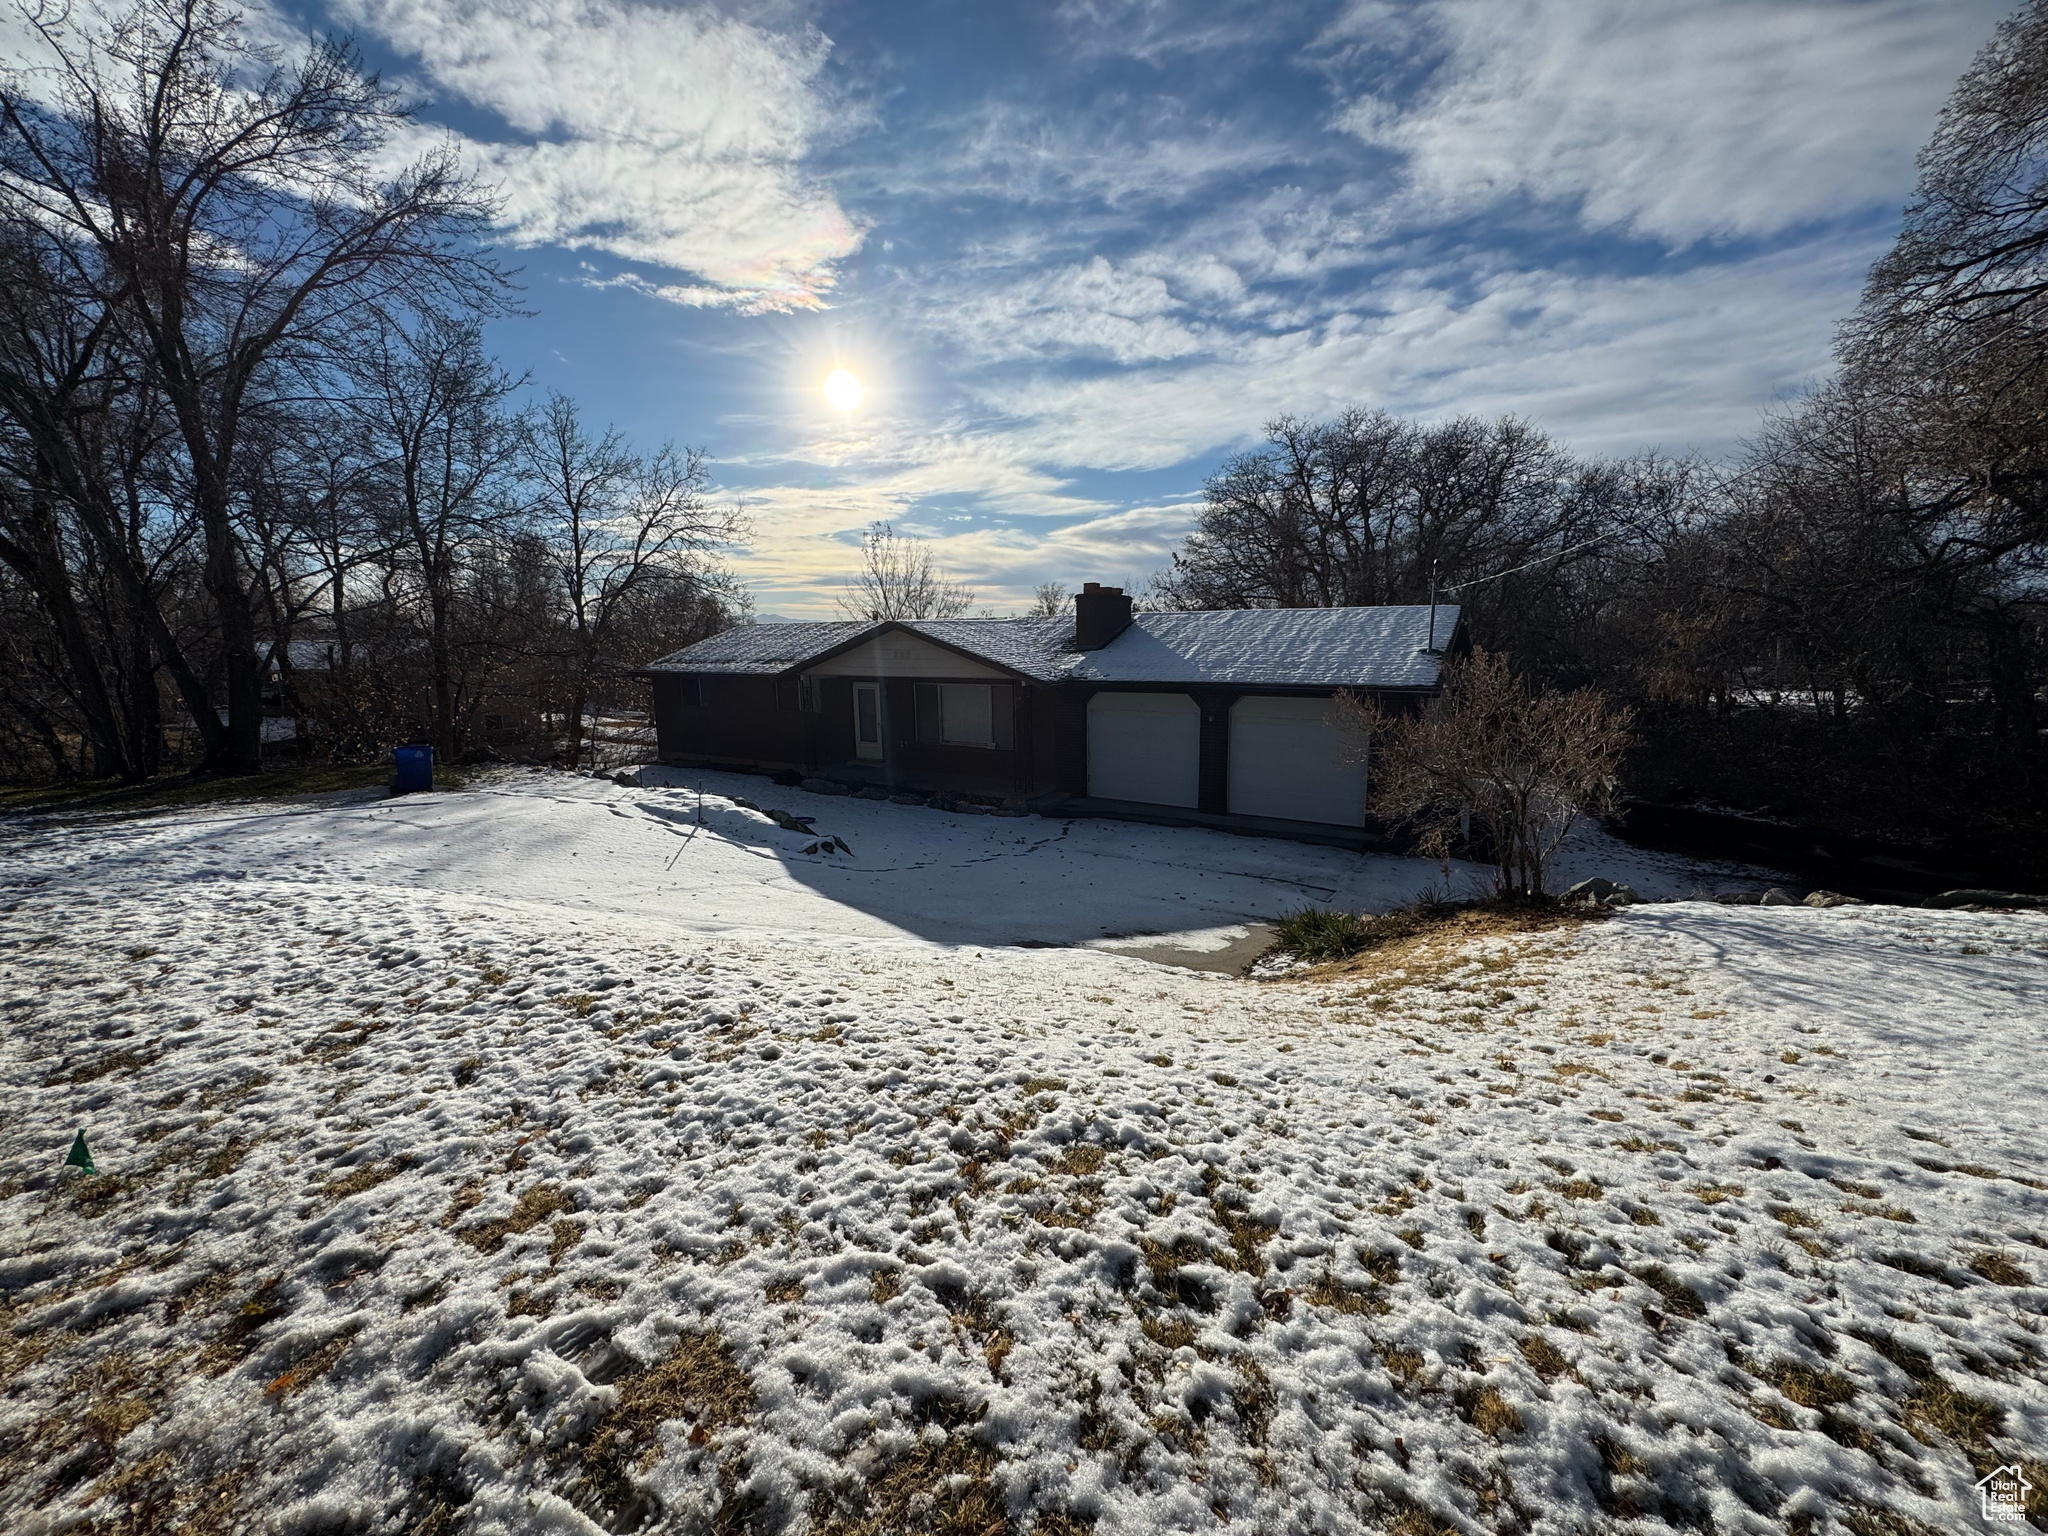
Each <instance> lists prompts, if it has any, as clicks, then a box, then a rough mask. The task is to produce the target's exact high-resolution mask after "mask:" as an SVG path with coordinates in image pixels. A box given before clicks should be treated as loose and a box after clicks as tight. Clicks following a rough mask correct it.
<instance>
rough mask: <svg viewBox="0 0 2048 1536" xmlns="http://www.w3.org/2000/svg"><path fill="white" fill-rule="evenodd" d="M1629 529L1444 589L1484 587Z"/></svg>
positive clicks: (1617, 529) (1539, 556)
mask: <svg viewBox="0 0 2048 1536" xmlns="http://www.w3.org/2000/svg"><path fill="white" fill-rule="evenodd" d="M1627 531H1628V530H1627V529H1625V528H1615V529H1611V530H1609V531H1608V532H1606V533H1603V534H1601V535H1600V536H1599V537H1597V538H1591V539H1587V540H1586V541H1585V542H1584V543H1582V544H1574V545H1572V546H1571V547H1570V548H1569V549H1560V550H1556V551H1554V552H1552V553H1550V554H1547V555H1538V556H1537V557H1536V558H1535V559H1534V560H1531V561H1529V562H1528V564H1526V565H1517V566H1511V567H1510V568H1509V569H1507V570H1505V571H1495V572H1494V573H1493V574H1492V575H1491V576H1475V577H1473V578H1472V579H1471V580H1470V581H1461V582H1459V583H1458V584H1457V585H1456V586H1454V587H1445V588H1443V589H1442V590H1443V591H1445V592H1462V591H1464V590H1465V589H1466V588H1467V587H1483V586H1485V585H1486V583H1487V582H1489V581H1499V580H1500V579H1501V577H1503V576H1512V575H1514V574H1515V573H1516V572H1518V571H1527V570H1533V569H1534V568H1535V567H1537V566H1539V565H1544V564H1547V563H1548V562H1550V561H1552V560H1562V559H1563V558H1564V557H1565V556H1566V555H1575V554H1577V553H1578V552H1579V551H1580V550H1582V549H1591V548H1592V547H1593V546H1594V545H1595V544H1605V543H1606V542H1607V541H1608V540H1609V539H1615V538H1619V537H1621V535H1622V534H1624V533H1626V532H1627Z"/></svg>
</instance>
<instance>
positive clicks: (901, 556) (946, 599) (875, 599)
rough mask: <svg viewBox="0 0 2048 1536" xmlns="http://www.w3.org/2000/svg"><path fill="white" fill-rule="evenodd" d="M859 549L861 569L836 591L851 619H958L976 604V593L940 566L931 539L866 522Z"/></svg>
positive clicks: (844, 612)
mask: <svg viewBox="0 0 2048 1536" xmlns="http://www.w3.org/2000/svg"><path fill="white" fill-rule="evenodd" d="M860 555H861V568H860V571H859V572H858V573H857V574H856V575H854V576H851V577H849V578H848V579H847V582H846V590H845V591H844V592H843V593H841V594H840V597H839V611H840V612H841V613H843V614H845V615H846V616H847V617H848V618H849V619H865V620H869V621H877V620H883V619H957V618H959V617H960V616H961V615H962V614H964V613H966V612H967V610H968V609H969V608H971V607H973V606H974V594H973V593H972V592H970V591H968V590H967V588H966V587H964V586H962V585H961V584H960V583H959V582H957V581H954V580H953V579H952V578H950V577H949V576H947V575H946V574H945V573H944V572H943V571H941V570H940V569H939V567H938V562H937V561H935V560H934V559H933V558H932V551H931V546H930V545H929V544H927V543H925V541H924V540H923V539H917V538H911V537H909V536H907V535H903V534H899V533H897V532H896V530H895V528H894V527H893V526H892V525H891V524H889V523H870V524H869V525H868V531H867V533H866V534H864V535H863V536H862V538H861V542H860Z"/></svg>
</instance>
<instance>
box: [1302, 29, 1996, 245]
mask: <svg viewBox="0 0 2048 1536" xmlns="http://www.w3.org/2000/svg"><path fill="white" fill-rule="evenodd" d="M2009 7H2010V0H1527V3H1516V4H1511V5H1510V4H1501V3H1499V0H1427V3H1426V4H1425V5H1423V6H1421V7H1420V8H1418V9H1417V10H1414V11H1404V12H1394V11H1392V10H1391V9H1390V8H1389V7H1387V6H1385V5H1383V4H1378V3H1367V4H1357V5H1354V6H1353V7H1352V8H1351V10H1350V11H1349V12H1348V13H1347V16H1346V18H1345V20H1344V21H1343V22H1341V23H1340V24H1339V25H1338V26H1337V27H1335V28H1333V29H1332V31H1331V33H1330V34H1329V35H1328V36H1327V37H1326V38H1325V39H1324V44H1323V46H1324V48H1325V49H1326V50H1327V54H1328V56H1330V57H1331V58H1333V59H1334V60H1336V61H1338V63H1337V65H1336V67H1338V68H1340V69H1341V70H1342V71H1343V72H1344V73H1346V74H1350V75H1354V76H1355V75H1360V74H1365V73H1368V72H1372V71H1378V72H1381V73H1383V75H1384V77H1385V79H1386V81H1387V82H1388V83H1387V84H1386V85H1385V86H1384V87H1383V88H1381V89H1379V90H1376V91H1375V90H1368V91H1367V92H1365V93H1363V94H1359V95H1357V96H1355V97H1353V98H1352V99H1351V100H1350V101H1349V103H1348V105H1347V106H1346V107H1345V108H1344V109H1343V111H1342V112H1341V113H1340V116H1339V119H1338V121H1339V123H1340V124H1341V125H1342V126H1343V127H1345V128H1347V129H1349V130H1350V131H1351V132H1353V133H1355V134H1356V135H1358V137H1360V138H1361V139H1363V140H1365V141H1367V142H1369V143H1373V144H1376V145H1381V146H1384V147H1387V148H1390V149H1394V150H1397V151H1400V152H1402V153H1404V154H1405V155H1406V156H1407V157H1408V163H1409V167H1410V170H1411V173H1412V176H1413V178H1414V184H1415V187H1416V190H1417V191H1418V192H1419V193H1420V194H1421V195H1422V196H1423V197H1424V198H1425V200H1426V201H1427V202H1428V203H1429V204H1430V205H1431V206H1432V207H1433V208H1434V210H1435V211H1438V212H1460V211H1469V210H1471V209H1473V208H1477V207H1480V206H1483V205H1485V204H1487V203H1489V202H1491V201H1493V200H1495V199H1498V198H1501V197H1503V196H1507V195H1511V194H1526V195H1529V196H1533V197H1535V198H1538V199H1544V200H1560V201H1566V202H1570V203H1573V204H1576V205H1577V206H1578V208H1579V210H1580V212H1581V216H1582V217H1583V218H1584V220H1585V221H1586V222H1587V224H1589V225H1590V226H1593V227H1596V228H1603V229H1618V230H1625V231H1629V232H1631V233H1635V234H1640V235H1646V236H1651V237H1654V238H1657V239H1661V240H1665V241H1669V242H1672V243H1675V244H1680V245H1683V244H1687V243H1690V242H1692V241H1695V240H1699V239H1702V238H1715V237H1723V236H1754V235H1768V234H1772V233H1775V232H1778V231H1782V230H1785V229H1788V228H1791V227H1793V226H1797V225H1800V224H1804V223H1807V222H1809V221H1813V220H1816V219H1824V218H1829V217H1834V216H1838V215H1841V214H1845V213H1852V212H1856V211H1860V210H1863V209H1866V208H1869V207H1871V206H1872V205H1873V204H1884V203H1887V202H1894V201H1897V200H1899V198H1900V193H1901V189H1902V188H1903V187H1904V186H1907V185H1910V182H1911V175H1912V163H1913V155H1914V152H1915V150H1916V149H1917V148H1918V147H1919V145H1920V143H1921V142H1922V141H1923V140H1924V139H1925V138H1926V137H1927V134H1928V132H1929V130H1930V129H1931V128H1932V127H1933V123H1934V118H1935V114H1936V112H1937V111H1938V110H1939V109H1940V106H1941V103H1942V100H1943V99H1944V97H1945V96H1946V95H1947V93H1948V91H1949V89H1950V87H1951V86H1952V85H1953V83H1954V81H1955V79H1956V76H1957V75H1958V74H1960V73H1961V71H1962V69H1963V67H1964V65H1965V64H1966V63H1967V62H1968V61H1969V59H1970V57H1971V55H1972V54H1973V53H1974V52H1975V50H1976V49H1977V48H1978V47H1979V46H1981V44H1982V42H1983V41H1984V39H1985V38H1986V37H1988V36H1989V34H1990V31H1991V28H1992V26H1993V25H1994V24H1995V23H1996V21H1997V20H1998V19H1999V17H2000V16H2002V15H2003V14H2004V13H2005V12H2006V10H2008V9H2009ZM1432 57H1437V58H1440V62H1438V63H1436V65H1435V68H1434V69H1433V71H1432V72H1431V73H1430V74H1429V76H1428V80H1427V83H1426V84H1425V85H1424V86H1423V87H1422V89H1421V90H1420V91H1419V93H1415V92H1412V90H1411V89H1410V88H1409V86H1408V84H1407V82H1408V80H1409V79H1410V78H1411V77H1412V75H1413V72H1414V71H1415V70H1416V69H1417V68H1420V67H1423V66H1424V64H1425V63H1426V61H1427V60H1428V59H1430V58H1432Z"/></svg>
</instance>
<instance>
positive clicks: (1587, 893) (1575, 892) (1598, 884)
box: [1564, 875, 1621, 902]
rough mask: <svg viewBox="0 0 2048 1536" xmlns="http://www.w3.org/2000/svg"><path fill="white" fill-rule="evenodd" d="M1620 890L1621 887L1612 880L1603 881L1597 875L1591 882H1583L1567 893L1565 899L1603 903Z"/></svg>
mask: <svg viewBox="0 0 2048 1536" xmlns="http://www.w3.org/2000/svg"><path fill="white" fill-rule="evenodd" d="M1620 889H1621V887H1620V886H1618V885H1616V884H1615V883H1614V882H1613V881H1612V880H1603V879H1602V878H1601V877H1600V876H1598V875H1595V876H1594V877H1593V878H1592V879H1590V880H1581V881H1580V882H1579V883H1578V884H1577V885H1575V886H1573V887H1572V888H1571V889H1570V890H1568V891H1566V892H1565V893H1564V899H1565V900H1566V901H1589V902H1602V901H1605V900H1606V899H1607V898H1608V897H1610V896H1612V895H1613V894H1614V893H1615V892H1616V891H1618V890H1620Z"/></svg>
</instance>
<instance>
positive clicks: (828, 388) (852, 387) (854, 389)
mask: <svg viewBox="0 0 2048 1536" xmlns="http://www.w3.org/2000/svg"><path fill="white" fill-rule="evenodd" d="M860 395H861V389H860V380H859V379H857V378H855V377H854V376H853V375H852V374H851V373H848V372H847V371H846V370H845V369H844V368H834V369H833V370H832V371H831V372H830V373H828V374H827V375H825V398H826V399H827V400H829V401H831V402H832V404H833V405H835V406H836V407H838V408H839V409H840V410H842V411H850V410H852V409H853V408H854V407H855V406H856V405H859V404H860Z"/></svg>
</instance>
